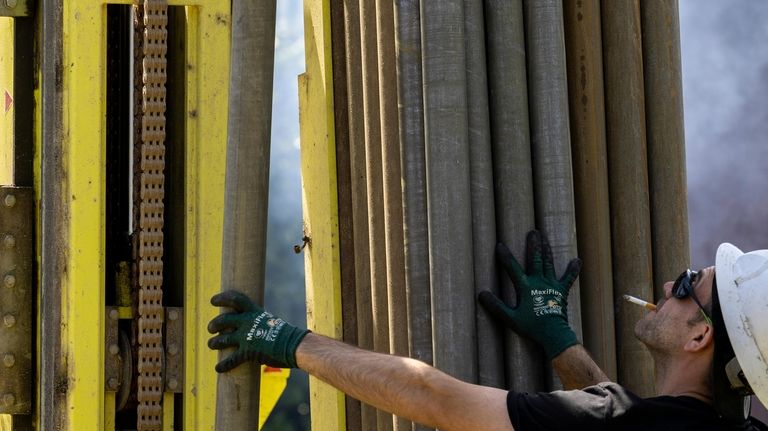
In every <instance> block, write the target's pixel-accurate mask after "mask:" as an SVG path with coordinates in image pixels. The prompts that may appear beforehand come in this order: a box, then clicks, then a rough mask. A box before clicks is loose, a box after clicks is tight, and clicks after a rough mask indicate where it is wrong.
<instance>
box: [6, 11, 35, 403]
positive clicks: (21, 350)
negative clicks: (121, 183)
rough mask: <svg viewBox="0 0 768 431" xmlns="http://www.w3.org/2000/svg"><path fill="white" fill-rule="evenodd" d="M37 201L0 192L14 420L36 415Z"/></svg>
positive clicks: (30, 195) (25, 192)
mask: <svg viewBox="0 0 768 431" xmlns="http://www.w3.org/2000/svg"><path fill="white" fill-rule="evenodd" d="M2 1H4V0H0V2H2ZM34 196H35V195H34V191H33V190H32V188H27V187H10V186H2V187H0V360H2V365H0V413H7V414H14V415H18V414H30V413H32V409H31V408H32V382H33V381H34V380H35V379H34V376H33V374H32V372H33V369H32V365H33V363H32V342H33V337H32V311H33V308H32V295H33V292H34V286H33V268H34V265H33V262H34V259H35V254H34V245H35V235H34V227H35V217H34V203H35V200H34Z"/></svg>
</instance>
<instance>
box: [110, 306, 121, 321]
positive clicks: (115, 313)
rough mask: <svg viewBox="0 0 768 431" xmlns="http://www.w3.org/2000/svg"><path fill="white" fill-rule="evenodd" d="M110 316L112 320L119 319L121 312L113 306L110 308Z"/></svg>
mask: <svg viewBox="0 0 768 431" xmlns="http://www.w3.org/2000/svg"><path fill="white" fill-rule="evenodd" d="M109 318H110V319H112V320H117V319H118V318H120V313H119V312H118V311H117V310H115V309H114V308H113V309H111V310H109Z"/></svg>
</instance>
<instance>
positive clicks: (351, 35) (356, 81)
mask: <svg viewBox="0 0 768 431" xmlns="http://www.w3.org/2000/svg"><path fill="white" fill-rule="evenodd" d="M344 29H345V35H346V36H345V58H346V76H347V116H348V117H347V118H348V121H349V124H348V130H347V134H348V136H349V160H350V182H351V184H350V189H351V192H352V235H353V242H354V245H353V247H354V250H355V261H354V264H355V292H356V295H355V305H356V307H357V310H356V315H357V343H358V345H359V346H360V347H362V348H364V349H368V350H372V349H373V314H372V311H373V308H372V303H371V261H370V246H369V243H368V238H369V237H368V199H367V181H366V166H365V165H366V160H365V119H364V115H363V76H362V68H361V64H362V52H361V46H360V42H361V41H360V9H359V2H358V0H344ZM360 421H361V427H362V428H361V429H363V430H374V429H376V411H375V409H374V408H373V407H371V406H369V405H367V404H362V405H361V408H360ZM348 426H349V425H348Z"/></svg>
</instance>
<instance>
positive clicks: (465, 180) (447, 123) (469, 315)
mask: <svg viewBox="0 0 768 431" xmlns="http://www.w3.org/2000/svg"><path fill="white" fill-rule="evenodd" d="M421 19H422V27H421V30H422V33H421V35H422V51H421V54H422V61H423V73H424V75H423V79H424V114H425V115H424V119H425V123H424V125H425V130H426V142H427V144H426V148H427V153H426V154H427V158H426V160H427V199H428V204H427V208H428V213H429V248H430V250H429V261H430V270H431V272H430V283H431V287H432V331H433V335H432V342H433V346H434V365H435V366H436V367H437V368H439V369H441V370H443V371H445V372H447V373H448V374H450V375H453V376H455V377H457V378H459V379H461V380H464V381H467V382H475V381H477V354H476V353H477V352H476V344H475V343H476V330H475V295H474V288H473V284H474V277H473V275H474V274H473V264H472V211H471V201H470V178H469V176H470V166H469V165H470V163H469V139H468V130H467V127H468V126H467V92H466V82H467V74H466V46H465V40H464V2H463V1H462V0H444V1H439V2H438V1H425V2H422V3H421Z"/></svg>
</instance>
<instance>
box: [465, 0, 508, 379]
mask: <svg viewBox="0 0 768 431" xmlns="http://www.w3.org/2000/svg"><path fill="white" fill-rule="evenodd" d="M464 31H465V34H466V41H467V113H468V118H469V123H468V126H469V129H468V130H469V148H470V153H469V157H470V194H471V202H472V246H473V262H474V266H475V269H474V272H475V293H476V294H477V293H480V292H482V291H486V290H487V291H491V292H494V293H496V294H498V290H499V289H498V278H497V275H496V256H495V246H494V244H495V243H496V208H495V205H494V200H493V151H492V149H491V125H490V114H489V108H488V75H487V71H486V58H485V24H484V17H483V4H482V3H480V2H477V1H473V0H465V1H464ZM476 320H477V349H478V363H477V367H478V370H477V371H478V383H480V384H481V385H485V386H493V387H497V388H503V387H504V342H503V336H504V333H503V329H502V328H500V327H499V326H498V322H496V321H494V320H493V318H492V317H491V316H490V315H488V313H486V312H485V310H482V309H478V311H477V314H476Z"/></svg>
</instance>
